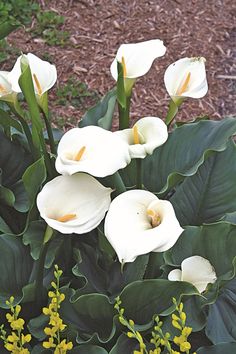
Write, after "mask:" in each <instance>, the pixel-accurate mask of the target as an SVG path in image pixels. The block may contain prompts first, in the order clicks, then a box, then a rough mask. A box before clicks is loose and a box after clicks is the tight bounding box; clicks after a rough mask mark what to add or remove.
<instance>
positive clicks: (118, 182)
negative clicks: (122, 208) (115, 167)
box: [111, 172, 126, 195]
mask: <svg viewBox="0 0 236 354" xmlns="http://www.w3.org/2000/svg"><path fill="white" fill-rule="evenodd" d="M111 178H112V186H114V188H115V191H116V194H117V195H119V194H121V193H124V192H126V187H125V185H124V182H123V180H122V178H121V176H120V174H119V172H115V173H114V175H112V176H111Z"/></svg>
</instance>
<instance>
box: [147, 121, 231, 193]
mask: <svg viewBox="0 0 236 354" xmlns="http://www.w3.org/2000/svg"><path fill="white" fill-rule="evenodd" d="M235 132H236V120H235V119H234V118H226V119H224V120H222V121H200V122H197V123H191V124H186V125H183V126H181V127H178V128H176V129H175V130H174V131H173V132H172V133H171V134H170V135H169V138H168V140H167V142H166V143H165V144H164V145H162V146H161V147H159V148H157V149H156V150H155V151H154V153H153V154H152V155H151V156H149V157H147V158H146V159H145V160H144V184H145V186H146V188H147V189H148V190H150V191H153V192H159V193H160V194H164V193H166V192H167V191H168V190H169V189H170V188H171V187H173V186H175V185H176V184H177V183H178V182H179V181H181V180H183V178H184V177H186V176H192V175H194V174H195V173H196V171H197V169H198V168H199V166H200V165H202V163H203V162H204V160H205V159H206V158H207V157H208V156H209V155H210V154H211V153H212V152H213V151H223V150H225V148H226V144H227V141H228V139H229V137H231V136H232V135H233V134H234V133H235Z"/></svg>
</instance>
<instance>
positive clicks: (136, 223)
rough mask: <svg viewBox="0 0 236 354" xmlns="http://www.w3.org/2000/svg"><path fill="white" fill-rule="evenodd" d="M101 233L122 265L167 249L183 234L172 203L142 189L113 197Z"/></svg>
mask: <svg viewBox="0 0 236 354" xmlns="http://www.w3.org/2000/svg"><path fill="white" fill-rule="evenodd" d="M104 230H105V231H104V232H105V236H106V237H107V239H108V241H109V242H110V244H111V245H112V247H113V248H114V250H115V251H116V253H117V255H118V258H119V261H120V262H121V263H126V262H133V261H134V260H135V259H136V257H137V256H139V255H142V254H146V253H149V252H164V251H166V250H168V249H169V248H171V247H172V246H173V245H174V244H175V242H176V241H177V239H178V238H179V236H180V235H181V233H182V231H183V229H182V228H181V226H180V224H179V222H178V220H177V219H176V216H175V212H174V209H173V206H172V204H171V203H170V202H169V201H167V200H160V199H158V198H157V197H156V196H155V195H154V194H153V193H151V192H148V191H144V190H132V191H128V192H124V193H122V194H120V195H119V196H118V197H116V198H115V199H114V200H113V201H112V202H111V205H110V208H109V210H108V213H107V215H106V218H105V225H104Z"/></svg>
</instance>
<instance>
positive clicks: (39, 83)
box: [9, 53, 57, 96]
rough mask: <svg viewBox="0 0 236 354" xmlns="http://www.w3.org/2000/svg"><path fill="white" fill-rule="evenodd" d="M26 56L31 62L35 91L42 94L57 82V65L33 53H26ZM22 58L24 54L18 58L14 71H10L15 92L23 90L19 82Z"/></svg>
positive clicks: (39, 94) (10, 78)
mask: <svg viewBox="0 0 236 354" xmlns="http://www.w3.org/2000/svg"><path fill="white" fill-rule="evenodd" d="M23 55H24V54H23ZM25 57H26V58H27V60H28V62H29V66H30V70H31V73H32V80H33V84H34V89H35V93H36V95H38V96H41V95H43V94H44V93H45V92H47V91H48V90H49V89H50V88H51V87H52V86H53V85H54V84H55V82H56V80H57V70H56V67H55V65H52V64H50V63H49V62H47V61H44V60H42V59H40V58H38V57H37V56H36V55H34V54H31V53H28V54H26V55H25ZM21 58H22V55H21V56H20V57H19V58H18V59H17V61H16V63H15V65H14V67H13V69H12V71H11V72H10V73H9V80H10V82H11V84H12V89H13V90H14V91H15V92H21V88H20V86H19V83H18V80H19V78H20V75H21V63H20V62H21Z"/></svg>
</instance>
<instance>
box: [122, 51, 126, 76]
mask: <svg viewBox="0 0 236 354" xmlns="http://www.w3.org/2000/svg"><path fill="white" fill-rule="evenodd" d="M121 64H122V68H123V77H126V76H127V70H126V64H125V58H124V57H123V56H122V58H121Z"/></svg>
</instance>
